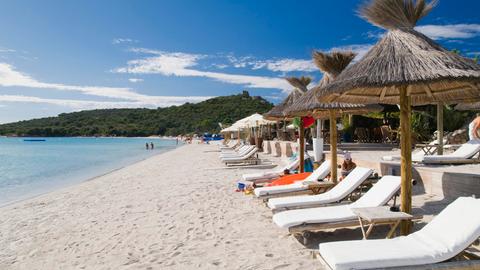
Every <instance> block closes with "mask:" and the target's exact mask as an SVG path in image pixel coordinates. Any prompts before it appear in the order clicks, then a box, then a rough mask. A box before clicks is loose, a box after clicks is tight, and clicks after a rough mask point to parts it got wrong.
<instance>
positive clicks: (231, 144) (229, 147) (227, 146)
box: [220, 141, 238, 149]
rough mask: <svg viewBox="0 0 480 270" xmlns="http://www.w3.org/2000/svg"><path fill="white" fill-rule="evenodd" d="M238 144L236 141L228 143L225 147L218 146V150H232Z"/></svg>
mask: <svg viewBox="0 0 480 270" xmlns="http://www.w3.org/2000/svg"><path fill="white" fill-rule="evenodd" d="M237 144H238V141H229V142H228V143H227V144H225V145H220V149H233V148H234V147H235V146H236V145H237Z"/></svg>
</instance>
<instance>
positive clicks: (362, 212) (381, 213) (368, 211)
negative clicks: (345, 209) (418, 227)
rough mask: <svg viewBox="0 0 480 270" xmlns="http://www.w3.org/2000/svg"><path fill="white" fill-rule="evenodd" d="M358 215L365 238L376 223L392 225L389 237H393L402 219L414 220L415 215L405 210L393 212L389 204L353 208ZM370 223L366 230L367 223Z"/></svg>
mask: <svg viewBox="0 0 480 270" xmlns="http://www.w3.org/2000/svg"><path fill="white" fill-rule="evenodd" d="M352 211H353V213H355V214H356V215H357V216H358V221H359V222H360V228H361V229H362V234H363V239H367V238H368V237H369V236H370V233H371V232H372V230H373V227H375V226H376V225H385V224H386V225H390V231H389V232H388V234H387V238H391V237H392V236H393V234H394V233H395V230H396V229H397V227H398V224H400V222H401V221H402V220H412V219H413V216H412V215H410V214H407V213H404V212H392V211H390V207H389V206H380V207H362V208H352ZM367 223H368V224H369V226H368V229H367V231H365V227H366V224H367Z"/></svg>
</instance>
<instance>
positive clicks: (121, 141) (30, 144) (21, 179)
mask: <svg viewBox="0 0 480 270" xmlns="http://www.w3.org/2000/svg"><path fill="white" fill-rule="evenodd" d="M25 139H29V138H0V205H5V204H8V203H11V202H14V201H17V200H22V199H25V198H29V197H32V196H36V195H39V194H42V193H45V192H49V191H52V190H55V189H58V188H61V187H65V186H69V185H72V184H76V183H79V182H82V181H85V180H87V179H90V178H92V177H95V176H99V175H101V174H104V173H107V172H109V171H112V170H115V169H118V168H121V167H123V166H125V165H128V164H132V163H134V162H137V161H140V160H142V159H145V158H147V157H150V156H153V155H155V154H158V153H161V152H164V151H167V150H170V149H173V148H175V147H176V141H175V140H164V139H157V138H34V139H45V141H24V140H25ZM146 142H148V143H150V142H153V143H154V145H155V149H154V150H148V151H147V150H146V149H145V143H146Z"/></svg>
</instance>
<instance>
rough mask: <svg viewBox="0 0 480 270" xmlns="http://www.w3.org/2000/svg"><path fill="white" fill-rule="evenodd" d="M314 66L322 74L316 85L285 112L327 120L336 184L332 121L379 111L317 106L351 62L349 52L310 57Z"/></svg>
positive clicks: (356, 106)
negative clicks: (325, 92) (323, 93)
mask: <svg viewBox="0 0 480 270" xmlns="http://www.w3.org/2000/svg"><path fill="white" fill-rule="evenodd" d="M312 56H313V61H314V63H315V65H316V66H317V67H318V68H319V69H320V71H322V72H323V73H324V75H323V78H322V80H321V81H320V83H319V85H318V86H316V87H314V88H312V89H310V90H309V91H308V92H307V93H305V94H304V95H303V96H301V97H300V98H299V99H298V100H297V101H296V102H295V103H294V104H292V105H291V106H290V107H288V108H287V109H286V114H287V116H289V117H295V116H312V117H314V118H317V119H322V118H329V119H330V153H331V158H330V162H331V173H330V176H331V180H332V181H333V182H334V183H336V182H337V127H336V118H337V116H338V115H341V114H342V113H351V114H358V113H365V112H369V111H381V110H382V107H381V106H380V105H365V104H352V103H339V102H328V103H326V102H320V101H319V99H318V98H319V95H320V94H321V88H322V87H323V86H326V85H327V84H328V83H329V82H330V81H332V80H333V79H335V78H336V77H337V76H338V75H339V74H340V73H341V72H342V71H343V70H344V69H345V68H346V67H347V66H348V64H350V62H351V61H352V60H353V58H355V54H354V53H352V52H332V53H323V52H320V51H315V52H314V53H313V55H312Z"/></svg>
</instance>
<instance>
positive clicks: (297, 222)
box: [273, 175, 401, 233]
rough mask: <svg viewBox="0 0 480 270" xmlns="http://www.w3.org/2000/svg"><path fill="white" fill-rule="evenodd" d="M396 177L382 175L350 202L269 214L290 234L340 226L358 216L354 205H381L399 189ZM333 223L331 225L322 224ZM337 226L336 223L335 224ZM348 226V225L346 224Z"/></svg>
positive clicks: (398, 178)
mask: <svg viewBox="0 0 480 270" xmlns="http://www.w3.org/2000/svg"><path fill="white" fill-rule="evenodd" d="M400 181H401V180H400V176H390V175H388V176H383V177H382V178H381V179H380V180H379V181H378V182H377V183H376V184H375V185H373V187H372V188H371V189H370V190H369V191H367V192H366V193H365V194H364V195H363V196H362V197H360V199H358V200H357V201H356V202H354V203H351V204H343V205H336V206H326V207H316V208H308V209H297V210H288V211H284V212H280V213H277V214H275V215H273V222H274V223H275V224H276V225H277V226H279V227H280V228H285V229H288V230H289V231H290V232H291V233H301V232H303V231H318V230H323V229H325V228H326V227H328V228H336V227H344V226H345V225H344V224H343V223H344V222H346V221H348V222H351V221H354V223H355V221H356V223H355V224H358V219H357V216H356V215H355V213H353V211H352V210H351V209H352V208H357V207H376V206H382V205H385V204H386V203H387V202H388V201H389V200H390V199H391V198H392V197H393V196H394V195H395V194H396V193H397V191H398V189H399V188H400ZM329 223H334V224H333V226H331V225H332V224H330V225H329V226H323V225H325V224H329ZM337 225H338V226H337ZM350 226H352V225H350Z"/></svg>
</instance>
